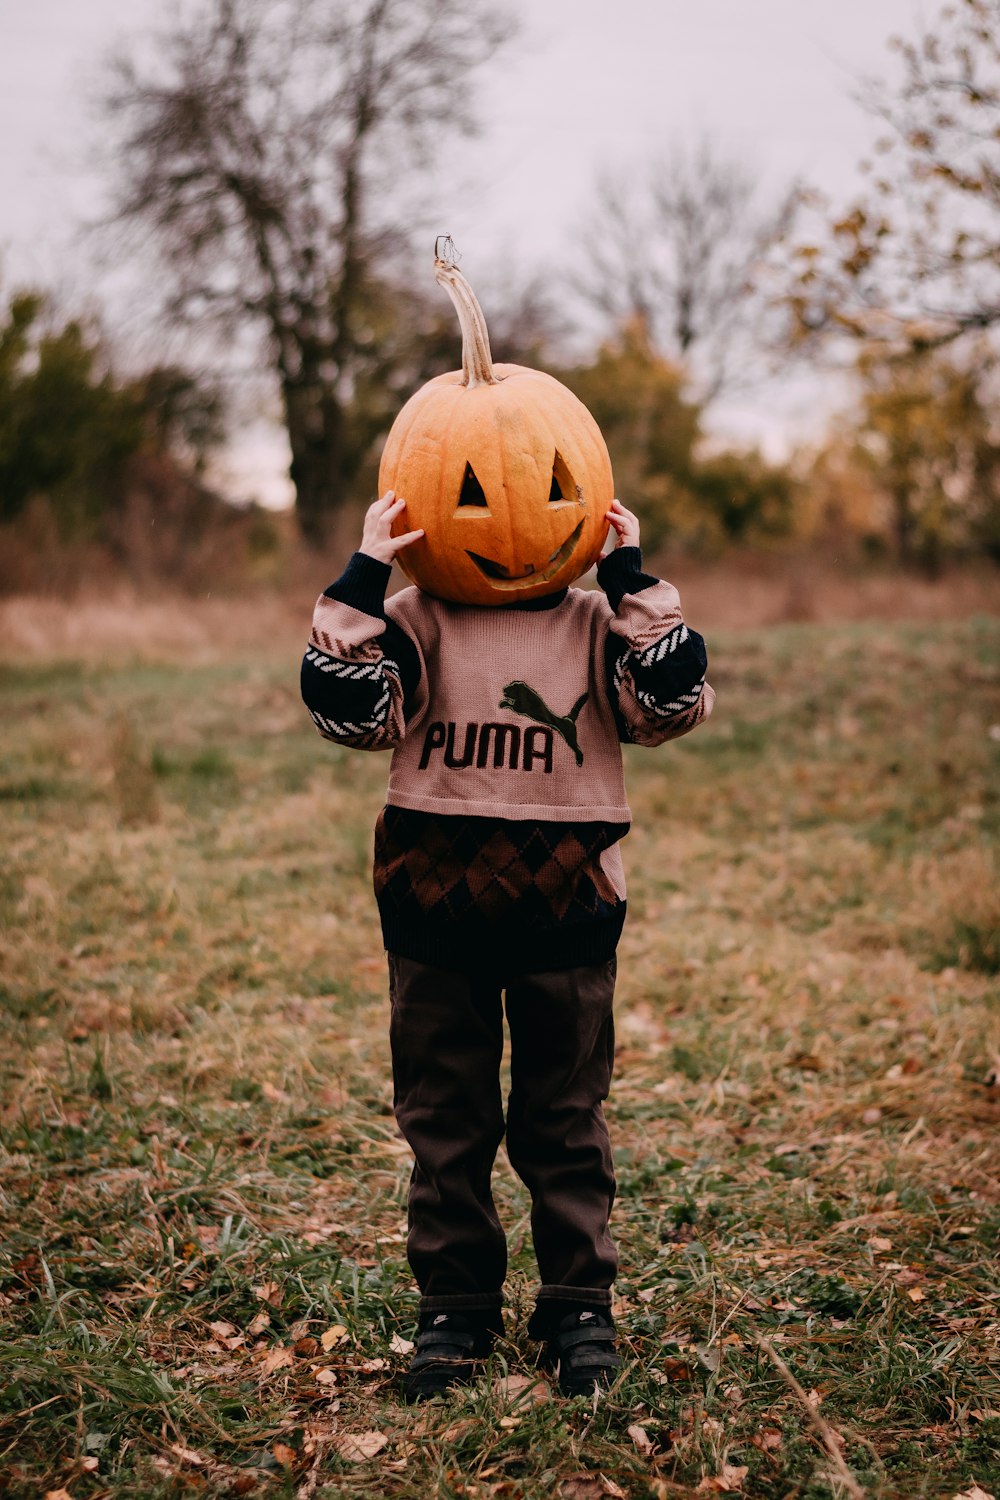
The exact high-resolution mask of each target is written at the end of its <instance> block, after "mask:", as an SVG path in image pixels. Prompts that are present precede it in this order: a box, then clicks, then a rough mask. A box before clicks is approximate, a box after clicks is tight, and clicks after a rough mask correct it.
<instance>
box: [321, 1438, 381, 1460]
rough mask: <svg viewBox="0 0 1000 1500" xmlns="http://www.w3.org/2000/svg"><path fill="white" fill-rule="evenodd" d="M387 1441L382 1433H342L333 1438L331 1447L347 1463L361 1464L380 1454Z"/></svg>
mask: <svg viewBox="0 0 1000 1500" xmlns="http://www.w3.org/2000/svg"><path fill="white" fill-rule="evenodd" d="M388 1441H389V1439H388V1438H387V1437H386V1435H385V1433H384V1432H344V1433H341V1434H340V1435H339V1436H338V1437H335V1438H334V1440H333V1445H334V1447H335V1448H336V1449H337V1451H338V1452H339V1453H340V1455H341V1457H342V1458H346V1459H347V1461H348V1463H352V1464H363V1463H367V1461H368V1460H369V1459H370V1458H374V1457H375V1455H376V1453H381V1452H382V1449H383V1448H384V1447H385V1446H386V1444H387V1443H388Z"/></svg>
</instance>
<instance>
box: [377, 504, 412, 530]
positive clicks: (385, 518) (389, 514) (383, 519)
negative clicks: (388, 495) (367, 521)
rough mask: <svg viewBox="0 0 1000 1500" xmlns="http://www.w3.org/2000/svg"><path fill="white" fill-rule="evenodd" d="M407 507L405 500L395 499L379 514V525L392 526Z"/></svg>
mask: <svg viewBox="0 0 1000 1500" xmlns="http://www.w3.org/2000/svg"><path fill="white" fill-rule="evenodd" d="M405 508H406V501H405V500H394V501H393V502H392V504H391V505H387V506H386V508H385V510H384V511H383V512H382V514H381V515H380V516H379V518H378V521H379V525H380V526H391V525H392V523H393V521H394V520H395V519H396V517H397V516H398V515H399V514H400V512H401V511H403V510H405Z"/></svg>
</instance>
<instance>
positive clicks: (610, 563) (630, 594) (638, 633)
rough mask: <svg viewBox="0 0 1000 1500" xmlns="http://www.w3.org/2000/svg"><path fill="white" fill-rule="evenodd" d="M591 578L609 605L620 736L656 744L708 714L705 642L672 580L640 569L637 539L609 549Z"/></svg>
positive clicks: (609, 654)
mask: <svg viewBox="0 0 1000 1500" xmlns="http://www.w3.org/2000/svg"><path fill="white" fill-rule="evenodd" d="M597 580H598V582H599V583H600V585H601V587H602V588H603V589H604V592H605V593H606V594H607V596H608V603H609V604H610V605H611V608H612V609H613V610H614V617H613V618H612V620H611V622H610V625H609V627H608V636H607V642H606V646H605V653H606V665H607V681H608V692H609V694H610V697H611V705H612V708H613V709H614V712H615V717H616V718H617V720H618V730H619V734H620V735H621V738H622V739H623V740H625V741H626V742H631V743H633V744H636V745H662V744H663V743H664V742H665V741H666V740H675V739H678V738H679V737H680V736H681V735H682V734H688V733H689V732H690V731H691V730H692V729H695V728H697V726H698V725H699V724H700V723H702V721H703V720H704V719H707V718H708V716H709V714H710V713H711V712H712V706H713V704H714V703H715V693H714V691H713V690H712V688H711V687H710V686H709V684H708V683H707V682H706V681H705V672H706V669H707V665H708V658H707V655H706V652H705V642H704V640H703V639H702V637H701V636H700V635H699V634H698V632H697V631H695V630H691V629H690V628H689V627H688V626H687V625H685V623H684V619H683V616H682V614H681V604H680V597H679V595H678V593H677V590H676V589H675V588H674V586H673V584H670V583H664V582H662V581H661V580H660V579H659V578H654V577H653V576H652V575H651V574H649V573H644V572H643V571H642V553H641V552H640V550H639V548H638V547H618V548H616V549H615V550H614V551H613V552H609V553H608V555H607V557H605V558H604V559H603V561H602V562H601V564H600V567H599V568H598V570H597Z"/></svg>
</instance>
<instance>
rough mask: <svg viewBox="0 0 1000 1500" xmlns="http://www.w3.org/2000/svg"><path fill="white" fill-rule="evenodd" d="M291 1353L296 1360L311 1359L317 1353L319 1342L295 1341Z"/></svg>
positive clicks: (312, 1340)
mask: <svg viewBox="0 0 1000 1500" xmlns="http://www.w3.org/2000/svg"><path fill="white" fill-rule="evenodd" d="M292 1353H293V1354H294V1355H295V1357H296V1359H311V1358H312V1356H313V1355H314V1354H318V1353H319V1341H318V1340H317V1339H311V1338H308V1337H307V1338H303V1339H296V1340H295V1343H294V1344H293V1345H292Z"/></svg>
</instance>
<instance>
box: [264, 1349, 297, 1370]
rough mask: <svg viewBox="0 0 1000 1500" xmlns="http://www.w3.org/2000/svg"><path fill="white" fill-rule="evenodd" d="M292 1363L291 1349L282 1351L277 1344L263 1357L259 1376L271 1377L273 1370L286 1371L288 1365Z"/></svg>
mask: <svg viewBox="0 0 1000 1500" xmlns="http://www.w3.org/2000/svg"><path fill="white" fill-rule="evenodd" d="M294 1363H295V1358H294V1356H293V1354H292V1351H291V1349H284V1348H282V1346H281V1345H280V1344H277V1345H275V1347H274V1348H273V1349H269V1350H268V1351H267V1353H266V1354H265V1355H264V1361H263V1363H262V1365H261V1367H260V1373H261V1375H273V1374H274V1372H275V1370H286V1369H287V1368H288V1366H289V1365H292V1364H294Z"/></svg>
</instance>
